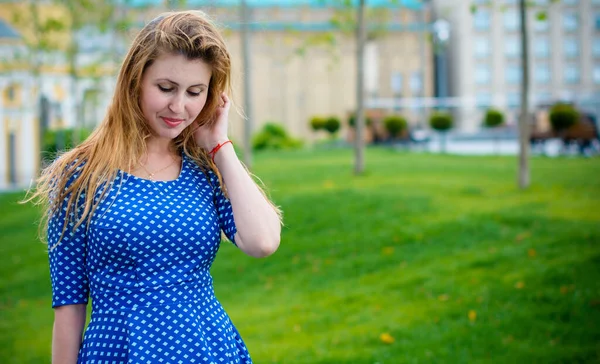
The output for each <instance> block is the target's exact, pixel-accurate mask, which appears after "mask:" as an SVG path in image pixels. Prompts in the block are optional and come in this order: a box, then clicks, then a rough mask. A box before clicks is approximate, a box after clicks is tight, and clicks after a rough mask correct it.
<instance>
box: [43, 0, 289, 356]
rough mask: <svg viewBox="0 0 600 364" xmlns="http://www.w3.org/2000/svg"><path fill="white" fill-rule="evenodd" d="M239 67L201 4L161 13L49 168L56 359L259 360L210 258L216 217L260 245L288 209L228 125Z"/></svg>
mask: <svg viewBox="0 0 600 364" xmlns="http://www.w3.org/2000/svg"><path fill="white" fill-rule="evenodd" d="M230 67H231V66H230V56H229V53H228V52H227V50H226V48H225V44H224V42H223V39H222V38H221V36H220V35H219V34H218V32H217V30H216V29H215V27H214V26H213V24H212V23H211V22H210V21H208V20H207V18H206V17H205V16H204V15H203V14H202V13H200V12H192V11H187V12H177V13H167V14H163V15H161V16H159V17H158V18H156V19H154V20H153V21H151V22H150V23H149V24H148V25H146V26H145V27H144V28H143V29H142V30H141V32H140V33H139V34H138V36H137V37H136V38H135V40H134V42H133V45H132V46H131V49H130V50H129V52H128V54H127V56H126V58H125V60H124V63H123V65H122V68H121V71H120V73H119V76H118V79H117V85H116V92H115V95H114V98H113V100H112V104H111V106H110V108H109V110H108V113H107V116H106V118H105V119H104V120H103V122H102V123H101V124H100V125H99V127H98V128H97V129H96V130H95V131H94V133H93V134H92V135H91V136H90V137H89V138H88V139H87V140H86V141H85V142H83V143H82V144H81V145H80V146H78V147H76V148H74V149H73V150H71V151H69V152H66V153H64V154H63V155H61V156H60V157H59V158H58V159H57V160H56V161H55V162H54V163H53V164H52V165H50V166H49V167H48V168H47V169H45V170H44V172H43V174H42V176H41V177H40V180H39V183H38V186H37V191H36V193H35V195H34V196H33V197H32V198H38V201H40V202H42V203H44V204H45V206H46V207H47V215H46V216H47V217H48V222H47V237H48V244H49V256H50V273H51V278H52V291H53V301H52V306H53V308H54V309H55V311H54V312H55V320H54V329H53V340H52V360H53V363H61V364H62V363H100V362H101V363H250V362H251V359H250V357H249V355H248V351H247V349H246V346H245V345H244V342H243V341H242V339H241V337H240V335H239V334H238V332H237V330H236V329H235V327H234V326H233V324H232V323H231V322H230V320H229V317H228V316H227V314H226V313H225V312H224V310H223V308H222V306H221V304H220V303H219V302H218V301H217V300H216V298H215V296H214V291H213V287H212V278H211V276H210V273H209V269H210V266H211V264H212V262H213V260H214V258H215V255H216V252H217V250H218V248H219V243H220V237H221V231H223V232H224V233H225V235H226V236H227V237H228V238H229V240H231V241H232V242H233V243H234V244H235V245H237V246H238V247H239V248H240V249H241V250H242V251H243V252H245V253H246V254H248V255H251V256H254V257H264V256H268V255H270V254H272V253H273V252H274V251H275V250H276V249H277V247H278V246H279V239H280V232H281V221H280V213H279V210H278V209H277V208H276V207H275V206H274V205H273V204H272V203H271V202H270V201H269V200H268V199H267V198H266V197H265V195H264V193H263V192H262V190H261V189H260V188H259V187H258V186H257V185H256V184H255V183H254V182H253V179H252V178H251V177H250V176H249V174H248V173H247V171H246V169H245V168H244V167H243V165H242V164H241V163H240V161H239V160H238V158H237V157H236V154H235V152H234V149H233V146H232V143H231V142H230V141H229V139H228V138H227V124H228V113H229V108H230V105H231V103H230V101H229V98H228V96H227V93H228V91H229V90H230V69H231V68H230ZM88 295H89V296H91V298H92V314H91V321H90V323H89V325H88V327H87V329H86V330H85V335H84V337H83V340H82V332H83V330H84V325H85V321H86V304H87V301H88Z"/></svg>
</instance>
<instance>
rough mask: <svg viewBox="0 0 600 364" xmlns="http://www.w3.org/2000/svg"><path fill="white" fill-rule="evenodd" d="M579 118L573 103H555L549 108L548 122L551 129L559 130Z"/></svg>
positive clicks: (572, 123)
mask: <svg viewBox="0 0 600 364" xmlns="http://www.w3.org/2000/svg"><path fill="white" fill-rule="evenodd" d="M577 120H579V112H578V111H577V109H575V107H573V105H570V104H566V103H557V104H554V105H553V106H552V107H551V108H550V124H552V129H554V131H556V132H560V131H563V130H566V129H568V128H570V127H571V126H573V125H575V123H577Z"/></svg>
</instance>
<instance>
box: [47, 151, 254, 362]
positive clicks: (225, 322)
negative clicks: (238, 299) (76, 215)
mask: <svg viewBox="0 0 600 364" xmlns="http://www.w3.org/2000/svg"><path fill="white" fill-rule="evenodd" d="M73 178H77V175H76V174H75V176H73ZM97 198H98V196H97ZM65 214H66V212H65V205H64V204H63V208H62V210H61V211H60V213H57V214H55V215H54V216H53V217H52V218H51V219H50V221H49V226H48V243H49V247H51V248H50V249H49V258H50V276H51V280H52V307H58V306H62V305H69V304H80V303H87V302H88V296H90V297H91V300H92V315H91V320H90V322H89V324H88V327H87V329H86V331H85V334H84V338H83V342H82V345H81V348H80V351H79V359H78V363H98V364H100V363H103V364H109V363H251V359H250V357H249V354H248V350H247V348H246V346H245V344H244V342H243V341H242V339H241V337H240V335H239V333H238V331H237V330H236V328H235V327H234V325H233V324H232V323H231V321H230V319H229V317H228V316H227V314H226V313H225V311H224V310H223V307H222V306H221V304H220V303H219V301H217V299H216V298H215V294H214V290H213V280H212V277H211V275H210V272H209V270H210V267H211V265H212V263H213V261H214V259H215V256H216V254H217V250H218V249H219V245H220V240H221V231H223V232H224V233H225V235H226V236H227V237H228V238H229V239H230V240H231V241H232V242H234V243H235V241H234V235H235V233H236V227H235V223H234V220H233V213H232V208H231V204H230V202H229V201H228V200H227V199H226V198H225V196H224V195H223V194H222V192H221V189H220V186H219V183H218V179H217V177H216V175H215V174H214V173H212V172H210V173H208V177H207V175H205V174H204V173H202V172H201V171H200V170H199V168H198V167H197V166H196V165H195V163H194V162H193V161H192V160H191V159H189V157H187V156H185V155H184V156H183V160H182V167H181V172H180V175H179V177H178V178H177V179H176V180H173V181H164V182H155V181H149V180H145V179H141V178H138V177H135V176H133V175H130V174H127V173H125V172H119V174H118V176H117V178H116V179H115V180H114V181H112V182H111V183H110V189H109V192H107V194H106V195H105V197H104V198H103V199H102V202H101V203H100V205H99V206H98V208H97V209H96V211H95V213H94V215H93V218H92V220H91V222H90V226H89V228H86V226H85V224H82V225H81V226H79V227H78V228H77V229H76V230H75V232H73V233H72V232H71V231H72V228H73V225H70V226H68V227H67V232H66V233H65V234H64V236H63V238H62V239H61V240H60V243H59V244H58V245H56V246H55V244H56V243H57V242H58V239H59V237H60V235H61V232H62V227H63V222H64V219H65ZM52 247H53V248H52Z"/></svg>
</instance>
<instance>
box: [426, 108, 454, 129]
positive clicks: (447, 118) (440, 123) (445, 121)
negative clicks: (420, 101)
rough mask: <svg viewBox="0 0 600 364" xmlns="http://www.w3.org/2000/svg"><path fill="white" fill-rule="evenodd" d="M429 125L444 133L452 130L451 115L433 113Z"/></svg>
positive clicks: (439, 112)
mask: <svg viewBox="0 0 600 364" xmlns="http://www.w3.org/2000/svg"><path fill="white" fill-rule="evenodd" d="M429 125H431V127H432V128H433V129H435V130H437V131H446V130H448V129H451V128H452V115H450V114H449V113H447V112H441V111H438V112H434V113H433V114H431V116H430V117H429Z"/></svg>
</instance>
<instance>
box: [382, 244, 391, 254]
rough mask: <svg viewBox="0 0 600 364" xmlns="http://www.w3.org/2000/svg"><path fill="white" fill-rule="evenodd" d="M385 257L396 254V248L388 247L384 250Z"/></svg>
mask: <svg viewBox="0 0 600 364" xmlns="http://www.w3.org/2000/svg"><path fill="white" fill-rule="evenodd" d="M382 252H383V255H392V254H394V247H393V246H386V247H385V248H383V249H382Z"/></svg>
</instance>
